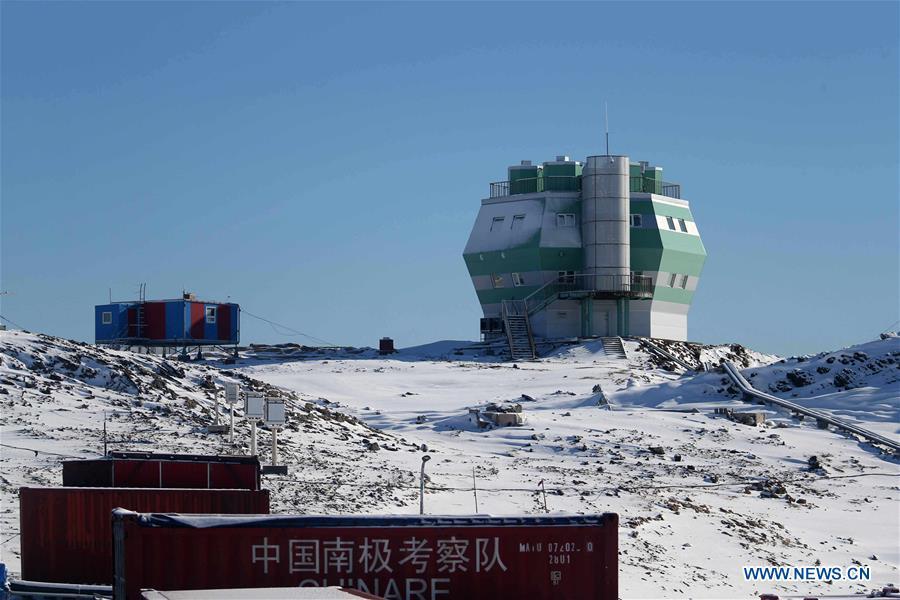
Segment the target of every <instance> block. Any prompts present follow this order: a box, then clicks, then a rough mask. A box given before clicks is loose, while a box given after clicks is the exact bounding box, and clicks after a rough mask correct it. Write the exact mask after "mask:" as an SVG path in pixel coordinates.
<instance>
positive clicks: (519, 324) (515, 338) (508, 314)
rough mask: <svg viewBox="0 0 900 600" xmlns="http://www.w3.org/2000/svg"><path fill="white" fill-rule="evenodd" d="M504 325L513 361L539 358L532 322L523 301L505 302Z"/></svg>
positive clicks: (503, 311)
mask: <svg viewBox="0 0 900 600" xmlns="http://www.w3.org/2000/svg"><path fill="white" fill-rule="evenodd" d="M502 316H503V325H504V327H505V328H506V339H507V341H508V342H509V355H510V358H512V360H534V359H535V358H536V356H537V354H536V352H535V347H534V336H532V334H531V322H530V321H529V320H528V310H527V309H526V307H525V302H524V301H523V300H504V301H503V306H502Z"/></svg>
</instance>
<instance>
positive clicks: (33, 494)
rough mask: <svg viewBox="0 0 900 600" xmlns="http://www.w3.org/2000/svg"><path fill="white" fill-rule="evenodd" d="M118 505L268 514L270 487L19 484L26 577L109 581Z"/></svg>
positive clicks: (203, 511)
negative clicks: (54, 485)
mask: <svg viewBox="0 0 900 600" xmlns="http://www.w3.org/2000/svg"><path fill="white" fill-rule="evenodd" d="M115 508H128V509H130V510H140V511H148V512H150V511H160V512H174V513H207V514H268V512H269V491H268V490H258V491H252V490H209V489H203V490H195V489H177V490H173V489H139V488H128V489H122V488H73V487H52V488H27V487H26V488H20V489H19V526H20V533H21V539H22V543H21V547H22V578H23V579H28V580H32V581H48V582H55V583H84V584H111V583H112V571H113V547H112V526H111V519H112V517H111V513H112V511H113V509H115Z"/></svg>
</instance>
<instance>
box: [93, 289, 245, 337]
mask: <svg viewBox="0 0 900 600" xmlns="http://www.w3.org/2000/svg"><path fill="white" fill-rule="evenodd" d="M240 317H241V308H240V306H238V305H237V304H234V303H232V302H226V303H221V302H204V301H202V300H197V299H195V298H193V296H191V297H189V298H188V297H186V298H181V299H177V300H146V301H130V302H113V303H110V304H100V305H98V306H95V307H94V341H95V342H96V343H98V344H122V345H129V346H174V347H177V346H183V347H188V346H236V345H237V344H238V342H239V341H240V336H241V323H240Z"/></svg>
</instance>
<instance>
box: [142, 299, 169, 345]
mask: <svg viewBox="0 0 900 600" xmlns="http://www.w3.org/2000/svg"><path fill="white" fill-rule="evenodd" d="M144 320H145V322H146V325H147V326H146V328H145V330H144V335H145V336H146V337H148V338H150V339H151V340H164V339H166V303H165V302H147V303H146V304H144Z"/></svg>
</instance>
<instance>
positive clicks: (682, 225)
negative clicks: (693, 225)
mask: <svg viewBox="0 0 900 600" xmlns="http://www.w3.org/2000/svg"><path fill="white" fill-rule="evenodd" d="M678 227H680V228H681V231H683V232H684V233H687V232H688V230H687V223H685V222H684V219H678Z"/></svg>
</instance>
